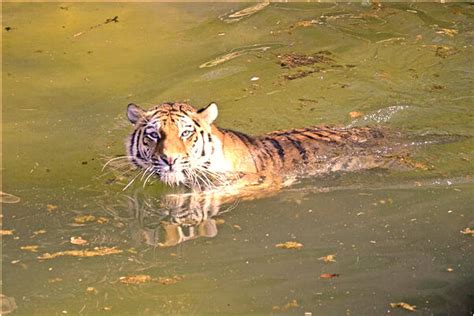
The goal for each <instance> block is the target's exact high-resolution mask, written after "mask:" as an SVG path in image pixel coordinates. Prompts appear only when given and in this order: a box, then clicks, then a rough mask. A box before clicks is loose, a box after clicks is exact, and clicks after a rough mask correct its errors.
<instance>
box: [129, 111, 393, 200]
mask: <svg viewBox="0 0 474 316" xmlns="http://www.w3.org/2000/svg"><path fill="white" fill-rule="evenodd" d="M217 116H218V106H217V104H216V103H215V102H211V103H210V104H209V105H207V106H205V107H203V108H200V109H197V108H195V107H194V106H192V105H190V104H188V103H184V102H165V103H162V104H159V105H156V106H153V107H152V108H150V109H148V110H146V109H143V108H141V107H140V106H138V105H136V104H134V103H130V104H129V105H128V107H127V117H128V120H129V121H130V123H132V124H133V125H134V130H133V132H132V133H130V134H129V136H128V139H127V142H126V150H127V153H128V154H127V155H128V158H129V160H130V161H131V162H132V163H133V164H134V165H135V166H136V167H138V168H139V170H141V171H142V178H144V177H145V178H146V179H148V178H150V177H152V176H156V177H157V178H158V179H160V180H161V181H162V182H164V183H166V184H168V185H171V186H178V185H184V186H186V187H188V188H191V189H194V190H198V191H199V190H201V191H202V190H204V191H205V190H210V189H213V188H216V187H222V186H226V185H231V184H236V183H238V184H239V185H240V186H243V187H245V186H249V185H261V184H262V183H279V184H281V183H284V181H285V180H284V179H290V178H292V177H293V178H294V177H307V176H314V175H321V174H327V173H330V172H336V171H357V170H363V169H372V168H387V167H388V166H389V165H390V163H391V161H393V159H391V157H392V154H391V147H390V146H389V144H387V137H386V135H385V132H384V130H383V129H382V128H379V127H352V128H349V127H330V126H326V125H324V126H311V127H306V128H295V129H289V130H278V131H272V132H269V133H266V134H263V135H258V136H251V135H248V134H246V133H243V132H240V131H235V130H231V129H226V128H221V127H218V126H216V124H215V123H214V122H215V120H216V119H217ZM145 183H146V181H145Z"/></svg>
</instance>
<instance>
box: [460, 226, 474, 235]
mask: <svg viewBox="0 0 474 316" xmlns="http://www.w3.org/2000/svg"><path fill="white" fill-rule="evenodd" d="M461 234H463V235H471V236H474V229H470V228H469V227H467V228H464V229H463V230H461Z"/></svg>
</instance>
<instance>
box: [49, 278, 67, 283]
mask: <svg viewBox="0 0 474 316" xmlns="http://www.w3.org/2000/svg"><path fill="white" fill-rule="evenodd" d="M62 280H63V279H61V278H51V279H48V283H57V282H61V281H62Z"/></svg>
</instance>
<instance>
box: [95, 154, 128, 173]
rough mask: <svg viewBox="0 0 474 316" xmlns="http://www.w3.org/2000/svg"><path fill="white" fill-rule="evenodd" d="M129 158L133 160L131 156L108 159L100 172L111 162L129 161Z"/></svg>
mask: <svg viewBox="0 0 474 316" xmlns="http://www.w3.org/2000/svg"><path fill="white" fill-rule="evenodd" d="M131 158H133V156H120V157H115V158H112V159H109V160H108V161H107V162H106V163H105V164H104V166H103V167H102V170H101V171H104V169H105V168H106V167H107V166H108V165H109V164H110V163H111V162H112V161H115V160H119V159H131Z"/></svg>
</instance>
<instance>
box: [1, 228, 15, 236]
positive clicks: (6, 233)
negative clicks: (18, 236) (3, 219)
mask: <svg viewBox="0 0 474 316" xmlns="http://www.w3.org/2000/svg"><path fill="white" fill-rule="evenodd" d="M13 232H14V230H12V229H2V230H0V235H2V236H10V235H13Z"/></svg>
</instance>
